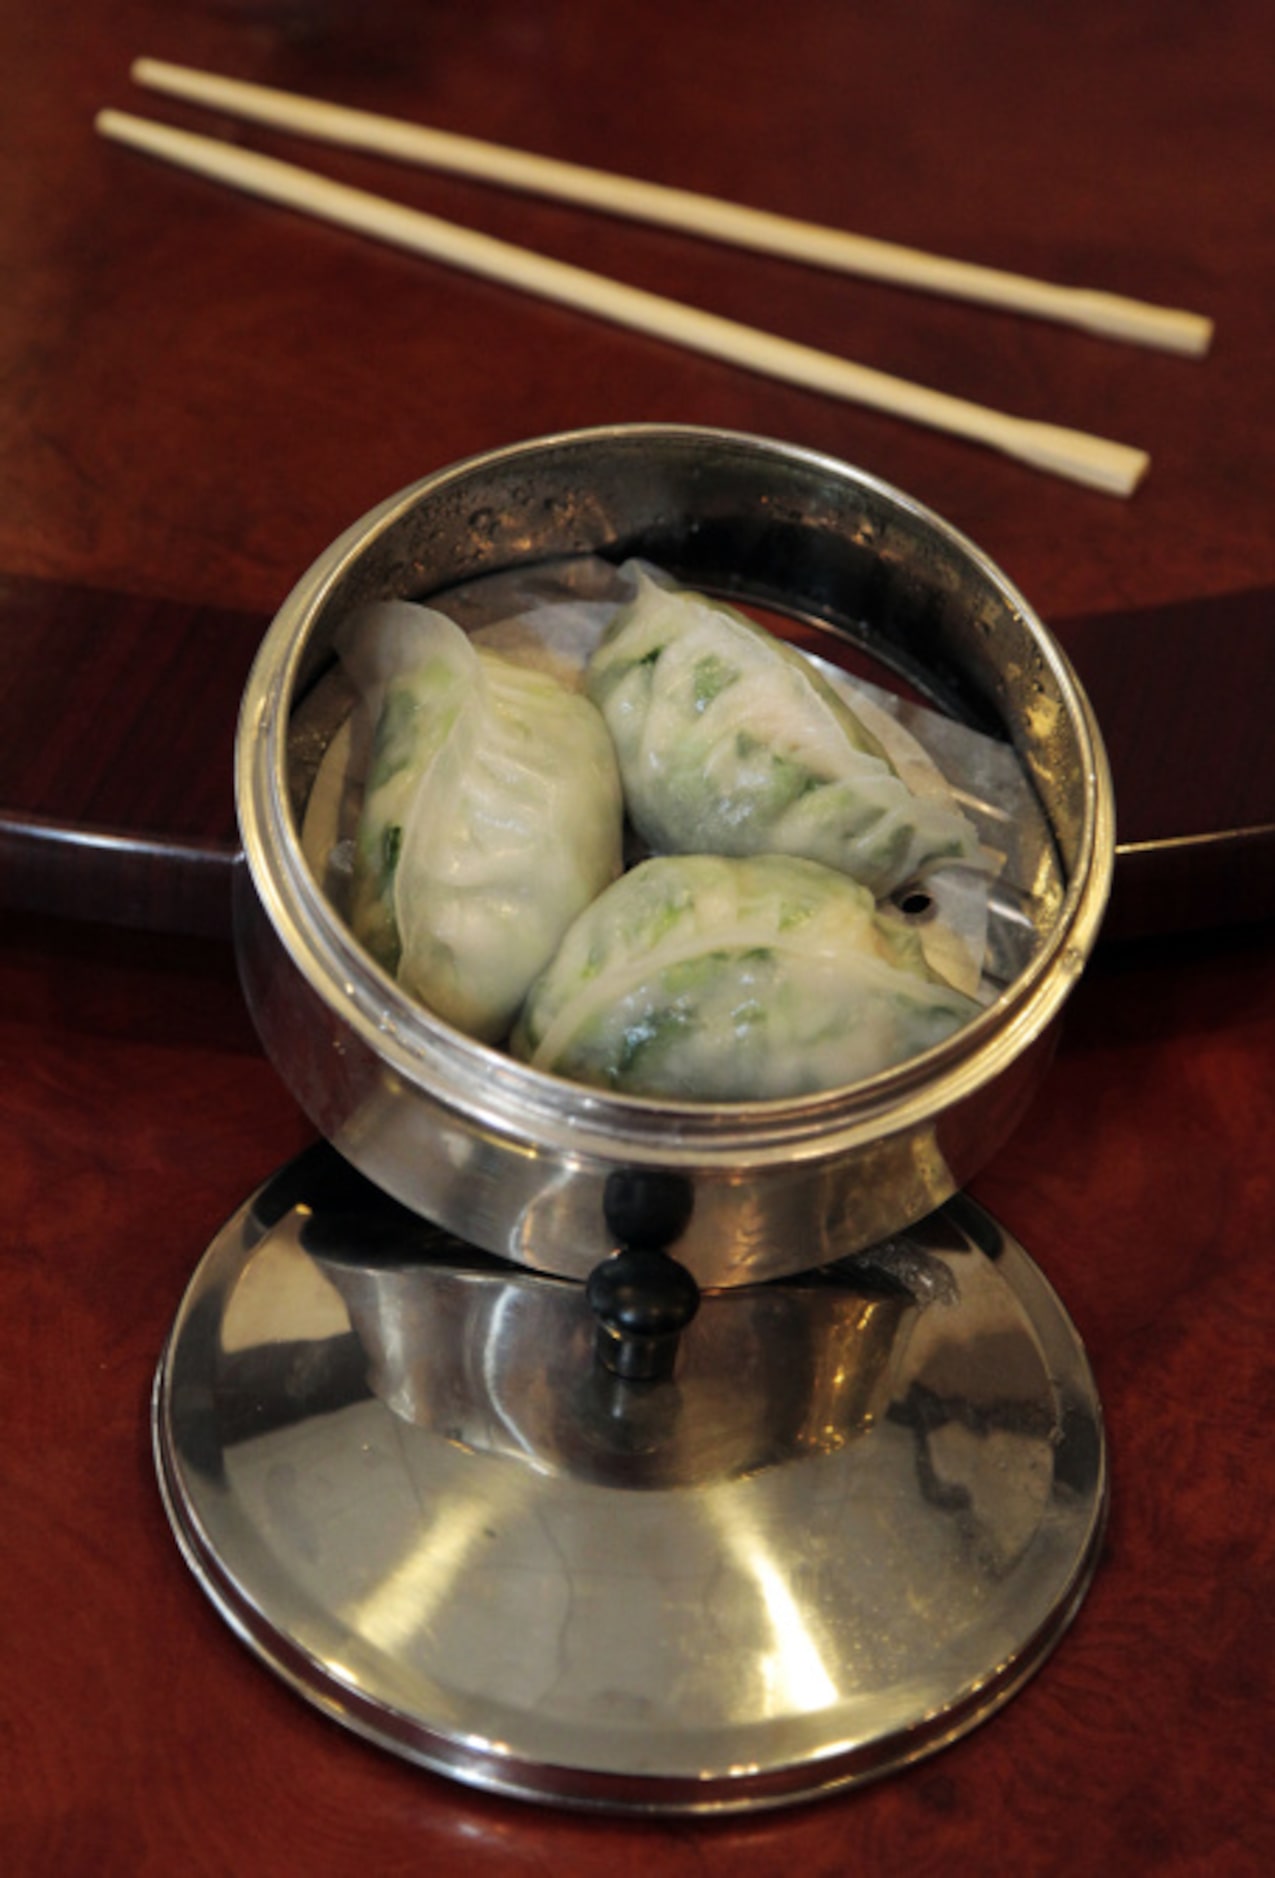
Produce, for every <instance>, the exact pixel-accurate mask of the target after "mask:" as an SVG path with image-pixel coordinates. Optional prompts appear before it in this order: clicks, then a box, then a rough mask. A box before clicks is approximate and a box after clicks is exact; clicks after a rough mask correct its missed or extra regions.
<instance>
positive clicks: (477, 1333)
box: [153, 1146, 1106, 1813]
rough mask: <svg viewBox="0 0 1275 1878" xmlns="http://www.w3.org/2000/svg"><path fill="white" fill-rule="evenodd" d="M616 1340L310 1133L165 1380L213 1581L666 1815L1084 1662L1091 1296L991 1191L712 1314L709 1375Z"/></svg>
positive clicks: (882, 1740) (608, 1798) (1101, 1468)
mask: <svg viewBox="0 0 1275 1878" xmlns="http://www.w3.org/2000/svg"><path fill="white" fill-rule="evenodd" d="M594 1342H595V1326H594V1322H593V1318H592V1315H591V1313H590V1311H589V1309H588V1306H587V1304H586V1301H585V1298H584V1288H583V1286H581V1285H578V1284H574V1283H571V1282H569V1281H565V1280H561V1279H554V1278H545V1277H541V1276H539V1275H536V1274H532V1273H530V1272H526V1271H523V1270H521V1269H520V1268H517V1267H513V1266H509V1265H505V1264H502V1263H500V1262H499V1261H496V1260H492V1259H488V1258H486V1257H485V1256H484V1255H483V1254H480V1253H474V1252H472V1251H471V1250H470V1249H469V1248H467V1247H465V1246H462V1245H461V1244H459V1243H458V1242H457V1241H455V1240H454V1239H451V1238H450V1237H448V1236H447V1235H445V1234H443V1233H442V1232H440V1231H438V1230H437V1229H436V1228H434V1227H432V1226H430V1225H429V1224H428V1223H427V1222H424V1221H422V1220H420V1219H418V1218H416V1217H415V1216H413V1215H411V1214H408V1213H406V1212H404V1211H403V1210H401V1209H399V1208H398V1207H396V1206H395V1205H394V1204H393V1203H392V1202H389V1201H387V1200H385V1199H384V1197H383V1196H381V1195H380V1194H379V1193H378V1192H377V1191H376V1189H374V1188H372V1187H371V1186H369V1185H368V1184H367V1183H366V1182H364V1181H363V1180H362V1179H361V1178H360V1177H359V1176H358V1175H356V1174H354V1173H353V1172H351V1170H349V1169H348V1168H347V1167H346V1166H345V1164H344V1163H343V1162H341V1161H339V1159H338V1158H337V1156H336V1155H335V1154H334V1153H333V1152H332V1150H331V1149H329V1148H327V1147H326V1146H319V1147H317V1148H315V1149H313V1150H311V1151H310V1152H309V1153H307V1154H305V1155H303V1156H301V1157H300V1159H299V1160H298V1161H295V1162H293V1163H291V1164H290V1165H289V1166H288V1167H286V1168H284V1169H283V1170H282V1171H281V1172H280V1173H279V1174H278V1175H276V1176H275V1178H274V1179H272V1180H271V1181H269V1182H268V1183H267V1184H266V1185H265V1186H264V1187H263V1188H262V1189H261V1190H260V1191H259V1192H258V1193H257V1194H256V1195H255V1196H254V1197H253V1199H252V1200H250V1201H249V1202H248V1203H247V1204H246V1205H245V1206H244V1207H243V1208H241V1209H240V1211H239V1212H238V1213H236V1214H235V1216H234V1218H233V1219H231V1220H230V1221H229V1222H228V1224H227V1225H226V1227H225V1228H224V1229H223V1231H222V1232H221V1233H220V1234H219V1235H218V1237H217V1238H216V1240H215V1241H214V1243H213V1244H212V1246H211V1247H210V1249H209V1251H208V1253H207V1255H206V1256H205V1258H204V1260H203V1261H202V1263H201V1265H200V1267H199V1269H198V1271H197V1272H196V1274H195V1277H194V1279H193V1281H192V1283H191V1286H190V1288H189V1291H188V1293H187V1296H186V1298H185V1301H184V1303H183V1305H182V1308H181V1311H180V1313H179V1315H178V1318H177V1321H176V1323H175V1324H174V1327H173V1330H172V1334H171V1337H170V1340H169V1343H168V1347H167V1349H166V1351H165V1354H164V1357H163V1360H162V1362H161V1364H160V1368H159V1373H158V1376H157V1379H156V1387H155V1398H154V1417H153V1421H154V1439H155V1451H156V1458H157V1464H158V1470H159V1477H160V1481H161V1485H162V1489H163V1493H164V1497H165V1501H166V1504H167V1508H168V1513H169V1517H170V1519H171V1521H172V1524H173V1528H174V1531H175V1532H176V1534H177V1538H178V1541H179V1543H180V1545H181V1548H182V1550H183V1552H184V1554H185V1556H186V1559H187V1561H188V1562H189V1564H190V1566H191V1568H192V1569H193V1571H194V1572H195V1574H196V1576H197V1577H198V1579H199V1580H200V1582H201V1584H202V1585H203V1587H204V1589H205V1590H206V1591H207V1593H208V1595H209V1596H210V1597H211V1599H212V1600H213V1602H214V1603H215V1604H216V1606H217V1607H218V1609H219V1610H220V1611H221V1612H222V1614H223V1616H224V1617H225V1618H226V1619H227V1621H228V1622H229V1623H230V1624H231V1626H232V1627H233V1629H234V1630H235V1631H236V1632H237V1633H238V1635H239V1636H240V1637H241V1638H243V1640H244V1641H245V1642H246V1643H248V1644H249V1646H250V1647H251V1648H252V1649H253V1650H254V1651H256V1653H257V1654H258V1655H259V1656H260V1657H262V1658H263V1659H264V1661H265V1662H266V1663H267V1664H269V1666H270V1667H271V1668H272V1669H274V1670H275V1671H276V1672H277V1673H278V1674H279V1675H281V1676H282V1677H284V1678H285V1679H286V1680H287V1681H288V1682H290V1683H291V1684H292V1685H293V1687H294V1688H296V1689H297V1690H298V1691H299V1692H300V1693H301V1694H302V1695H304V1696H305V1697H306V1698H307V1699H308V1700H309V1701H311V1702H313V1703H314V1704H315V1705H316V1706H318V1707H319V1708H321V1709H323V1710H324V1711H325V1712H326V1713H328V1714H329V1715H332V1716H334V1717H335V1718H336V1719H337V1720H339V1721H341V1722H342V1723H344V1724H345V1725H346V1726H348V1727H350V1728H351V1729H353V1730H355V1731H356V1732H358V1733H359V1734H362V1735H365V1736H367V1737H369V1738H371V1739H372V1740H374V1741H377V1742H379V1743H380V1744H381V1745H382V1746H384V1747H387V1748H390V1749H392V1750H394V1751H395V1752H397V1753H399V1754H402V1755H405V1756H406V1757H407V1758H409V1759H411V1760H413V1761H416V1762H419V1763H420V1764H422V1765H424V1766H426V1767H429V1768H432V1769H435V1770H437V1771H439V1772H441V1773H445V1774H449V1775H451V1776H453V1777H455V1778H456V1779H459V1780H462V1781H465V1782H468V1783H470V1784H472V1785H474V1786H478V1787H484V1788H488V1789H491V1790H494V1791H498V1792H501V1793H504V1794H508V1795H516V1796H520V1797H524V1798H529V1799H537V1800H545V1801H553V1802H559V1803H566V1804H571V1805H576V1806H593V1807H606V1808H610V1809H615V1810H628V1811H634V1812H649V1813H660V1812H703V1813H712V1812H723V1811H730V1810H732V1809H746V1808H754V1807H762V1806H774V1805H778V1804H782V1803H784V1802H787V1801H792V1800H797V1799H801V1798H806V1797H809V1796H810V1795H813V1794H816V1793H819V1792H822V1791H825V1790H829V1789H832V1788H836V1787H841V1786H847V1785H850V1784H853V1783H855V1782H858V1781H862V1780H865V1779H868V1778H870V1777H872V1776H874V1775H878V1774H881V1773H884V1772H886V1771H888V1770H890V1769H892V1768H897V1767H900V1766H902V1765H904V1764H906V1763H907V1762H910V1761H912V1760H915V1759H917V1758H919V1757H920V1756H922V1755H924V1754H928V1753H930V1752H932V1751H933V1750H935V1749H936V1748H939V1747H941V1746H943V1745H944V1744H945V1743H946V1742H948V1741H951V1740H953V1739H955V1738H956V1737H957V1736H959V1735H961V1734H963V1733H965V1732H966V1731H967V1730H968V1729H970V1728H972V1727H973V1726H974V1725H975V1724H976V1723H978V1722H979V1721H982V1720H983V1719H984V1718H985V1717H986V1716H988V1715H990V1714H991V1713H992V1712H993V1711H994V1710H995V1709H997V1708H999V1707H1000V1706H1001V1705H1002V1704H1003V1703H1004V1702H1005V1701H1006V1700H1007V1699H1008V1698H1009V1697H1010V1696H1011V1695H1012V1694H1013V1693H1014V1692H1015V1690H1016V1689H1018V1688H1019V1687H1020V1686H1021V1684H1022V1683H1023V1682H1024V1681H1025V1680H1026V1679H1027V1678H1028V1677H1029V1676H1030V1675H1031V1674H1032V1672H1033V1671H1034V1670H1036V1669H1037V1668H1038V1667H1039V1666H1040V1664H1041V1662H1042V1661H1043V1660H1044V1658H1045V1657H1046V1655H1047V1654H1048V1652H1049V1651H1050V1649H1051V1648H1052V1646H1053V1645H1054V1644H1055V1643H1056V1642H1057V1640H1058V1638H1059V1636H1060V1635H1061V1633H1062V1631H1063V1630H1064V1628H1065V1626H1066V1624H1067V1622H1068V1621H1069V1619H1070V1618H1071V1616H1072V1615H1073V1613H1074V1612H1075V1610H1076V1608H1077V1606H1078V1604H1079V1603H1080V1600H1081V1598H1082V1597H1083V1595H1084V1592H1085V1589H1086V1587H1087V1584H1088V1582H1089V1578H1090V1576H1091V1573H1092V1571H1093V1568H1094V1564H1095V1560H1096V1554H1097V1549H1098V1545H1099V1541H1100V1537H1101V1529H1102V1523H1103V1515H1104V1510H1105V1500H1106V1468H1105V1457H1104V1444H1103V1436H1102V1425H1101V1412H1100V1408H1099V1404H1098V1400H1097V1396H1096V1393H1095V1389H1094V1384H1093V1379H1092V1376H1091V1374H1090V1371H1089V1367H1088V1364H1087V1362H1086V1359H1085V1355H1084V1351H1083V1349H1082V1348H1081V1346H1080V1343H1079V1341H1078V1339H1077V1337H1076V1333H1075V1331H1074V1329H1073V1328H1072V1326H1071V1324H1070V1322H1069V1320H1068V1318H1067V1317H1066V1315H1065V1313H1064V1311H1063V1309H1062V1307H1061V1306H1060V1304H1059V1302H1058V1300H1057V1298H1056V1297H1055V1295H1054V1293H1053V1292H1052V1290H1051V1289H1050V1288H1049V1286H1048V1285H1047V1284H1046V1282H1045V1280H1044V1279H1043V1278H1042V1276H1041V1274H1040V1273H1039V1271H1038V1270H1037V1269H1036V1267H1035V1266H1034V1265H1033V1264H1032V1262H1031V1261H1030V1259H1028V1257H1027V1256H1026V1254H1025V1253H1024V1252H1023V1251H1022V1249H1021V1248H1020V1247H1019V1246H1017V1245H1016V1244H1015V1243H1014V1242H1013V1240H1011V1239H1010V1238H1009V1237H1008V1236H1007V1235H1006V1234H1005V1233H1003V1232H1002V1231H1001V1230H1000V1228H999V1227H998V1226H997V1225H996V1224H995V1223H994V1222H993V1221H992V1220H991V1219H990V1218H989V1217H988V1216H987V1215H986V1214H984V1213H983V1212H981V1211H980V1210H979V1209H978V1208H976V1207H975V1206H973V1205H972V1204H971V1203H970V1202H969V1201H967V1200H964V1199H959V1200H957V1201H955V1202H952V1203H951V1204H949V1205H948V1206H947V1207H945V1208H944V1209H943V1210H942V1211H941V1212H939V1213H938V1214H935V1215H934V1216H933V1217H932V1218H931V1219H929V1220H927V1221H925V1222H924V1223H923V1224H922V1225H921V1226H919V1227H916V1228H914V1229H913V1230H912V1231H911V1232H910V1233H908V1234H907V1235H905V1236H903V1237H901V1238H900V1239H898V1240H894V1241H891V1242H890V1243H889V1244H888V1245H886V1246H883V1247H881V1248H878V1250H877V1251H875V1252H873V1253H871V1254H868V1255H865V1256H862V1257H860V1258H857V1259H853V1260H847V1261H845V1262H844V1263H842V1264H840V1265H836V1266H832V1267H829V1268H825V1269H824V1270H822V1271H820V1272H817V1273H812V1274H810V1275H809V1276H808V1277H806V1278H803V1279H801V1280H797V1281H789V1282H785V1283H777V1284H769V1285H765V1286H759V1287H756V1288H752V1289H741V1290H736V1291H730V1292H719V1293H715V1294H709V1295H706V1296H705V1298H704V1300H703V1304H702V1307H701V1309H700V1311H699V1314H698V1316H697V1317H696V1318H695V1320H694V1322H693V1323H692V1324H690V1326H689V1327H688V1329H687V1330H686V1332H685V1334H684V1336H683V1339H682V1346H681V1348H680V1350H679V1353H678V1360H677V1367H676V1369H675V1372H674V1375H673V1378H672V1379H671V1380H668V1381H658V1382H653V1383H632V1382H626V1381H624V1380H622V1379H621V1378H618V1377H616V1376H614V1375H611V1374H610V1373H609V1372H608V1371H607V1370H606V1369H605V1368H604V1367H603V1366H602V1365H601V1364H599V1363H598V1362H597V1360H596V1358H595V1355H594Z"/></svg>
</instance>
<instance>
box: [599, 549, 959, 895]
mask: <svg viewBox="0 0 1275 1878" xmlns="http://www.w3.org/2000/svg"><path fill="white" fill-rule="evenodd" d="M587 690H588V695H589V696H590V697H591V698H592V699H593V700H594V701H595V703H596V704H597V705H598V707H599V708H600V710H601V711H602V714H603V716H604V718H605V719H606V722H607V727H608V729H609V730H610V732H611V735H612V738H613V740H614V743H615V748H616V754H617V756H618V758H619V763H620V774H621V777H622V779H623V783H624V793H625V800H626V803H627V806H628V811H629V816H630V818H631V820H632V822H633V824H634V826H635V828H636V829H637V830H638V833H639V834H640V835H641V837H642V839H643V840H644V841H645V842H646V843H647V844H648V846H649V847H650V848H651V849H652V850H653V851H654V852H656V853H659V854H725V855H744V854H761V853H783V854H796V855H802V856H804V857H805V858H806V859H808V860H813V861H821V862H823V863H824V864H825V865H826V866H829V867H834V868H836V869H838V870H839V871H840V872H842V873H845V874H848V875H850V876H851V878H852V879H854V880H857V881H860V882H861V883H862V884H863V885H864V886H866V887H868V888H869V889H870V890H871V892H872V893H873V894H875V895H877V896H878V897H884V896H885V895H887V894H889V893H891V892H893V891H894V890H895V889H896V888H898V887H900V886H902V885H903V884H904V883H905V882H909V881H912V880H916V879H919V878H921V877H922V876H923V875H924V874H925V873H926V871H927V870H929V869H932V868H934V867H936V866H938V865H940V864H943V863H952V862H956V863H960V864H968V865H970V866H973V867H980V866H981V865H982V864H983V857H982V855H981V850H980V847H979V841H978V836H977V834H976V833H975V830H974V828H973V826H972V825H971V823H970V822H969V821H968V819H967V818H966V817H965V816H964V815H963V814H962V813H961V811H960V809H959V808H958V807H957V806H956V804H955V802H954V801H953V800H951V799H950V798H947V799H941V798H937V797H933V796H925V797H922V796H920V795H917V794H914V793H913V791H912V790H910V789H909V788H908V786H907V784H906V782H905V781H904V780H903V778H902V777H901V776H900V775H899V773H898V771H897V770H896V768H895V766H894V764H893V763H892V762H891V760H890V758H889V756H888V755H887V754H886V751H885V749H884V748H883V746H882V744H881V743H880V742H879V741H878V739H877V738H876V737H875V736H873V735H872V733H871V732H870V731H869V730H868V729H867V728H866V726H865V725H864V724H863V723H862V722H861V721H860V720H859V718H858V717H857V716H856V715H855V712H854V711H853V710H852V708H851V707H850V705H849V704H848V703H847V702H846V700H845V699H844V698H843V697H842V696H840V695H839V694H838V692H837V691H835V690H834V689H833V687H832V686H831V685H830V684H829V683H828V682H827V681H826V679H824V678H823V677H822V675H821V674H820V673H819V672H818V671H817V670H816V668H815V667H814V666H813V665H811V663H810V662H809V661H808V660H807V659H805V658H803V657H802V655H801V654H800V653H799V652H797V651H795V650H794V649H793V648H792V647H791V646H787V645H785V644H784V643H783V642H782V640H779V639H777V638H775V636H774V635H773V634H772V633H768V632H767V631H766V630H765V628H764V627H761V626H759V625H756V624H755V623H754V622H753V621H751V620H747V619H745V618H744V617H743V616H742V615H741V614H739V613H737V612H736V611H735V610H734V609H733V608H731V607H728V606H724V605H719V604H718V603H717V602H715V601H711V600H708V599H705V598H704V597H703V596H701V595H699V594H694V593H687V592H685V591H679V590H677V589H674V588H670V587H666V586H664V585H662V584H661V583H659V582H658V581H655V580H653V579H651V577H650V576H649V574H647V573H645V572H641V571H639V572H638V574H637V576H636V594H635V597H634V598H633V599H632V600H631V601H630V602H629V604H628V605H626V606H624V607H622V608H621V609H620V611H619V612H618V613H617V614H616V615H615V617H614V619H613V620H612V622H611V624H610V626H609V627H608V629H607V631H606V634H605V636H604V637H603V640H602V643H601V644H600V645H599V647H598V648H597V650H596V651H595V652H594V654H593V657H592V659H591V660H590V663H589V669H588V674H587Z"/></svg>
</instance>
